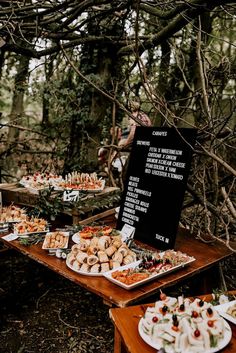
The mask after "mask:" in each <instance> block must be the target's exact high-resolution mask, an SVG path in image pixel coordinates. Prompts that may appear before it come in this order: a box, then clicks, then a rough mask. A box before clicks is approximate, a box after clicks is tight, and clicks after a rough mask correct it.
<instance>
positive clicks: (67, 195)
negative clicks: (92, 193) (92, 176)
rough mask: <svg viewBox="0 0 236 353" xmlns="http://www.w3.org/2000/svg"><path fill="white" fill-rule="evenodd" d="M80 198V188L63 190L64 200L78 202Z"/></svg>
mask: <svg viewBox="0 0 236 353" xmlns="http://www.w3.org/2000/svg"><path fill="white" fill-rule="evenodd" d="M78 200H79V190H65V191H64V192H63V201H65V202H76V201H78Z"/></svg>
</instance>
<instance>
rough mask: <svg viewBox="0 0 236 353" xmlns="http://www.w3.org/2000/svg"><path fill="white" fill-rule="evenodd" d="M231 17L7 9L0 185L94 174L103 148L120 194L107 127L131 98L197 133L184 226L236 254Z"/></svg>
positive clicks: (64, 7) (1, 29)
mask: <svg viewBox="0 0 236 353" xmlns="http://www.w3.org/2000/svg"><path fill="white" fill-rule="evenodd" d="M235 13H236V4H235V1H226V0H215V1H210V0H209V1H206V0H205V1H204V0H191V1H172V0H169V1H156V0H144V1H142V0H141V1H140V0H138V1H137V0H134V1H133V0H130V1H122V0H114V1H110V0H109V1H107V0H105V1H103V0H93V1H90V0H83V1H77V0H64V1H63V0H50V1H47V0H40V1H34V0H18V1H10V0H2V1H1V3H0V76H1V96H0V109H1V125H0V127H1V131H0V134H1V135H0V155H1V162H0V163H1V165H0V169H1V182H12V181H17V180H19V179H20V177H21V176H22V175H23V174H28V173H33V172H35V171H41V172H42V171H46V170H47V171H53V172H56V173H58V174H65V173H68V172H70V171H73V170H77V171H78V170H80V171H86V172H93V171H98V172H101V166H100V165H98V158H97V152H98V149H99V148H100V147H101V146H104V145H105V146H106V147H107V149H108V151H109V156H108V157H109V158H108V166H107V170H106V173H107V174H106V178H107V184H108V185H116V186H118V187H120V188H121V189H122V175H121V176H120V177H118V178H117V176H116V175H114V171H113V170H112V168H111V165H110V158H111V156H112V155H113V152H114V150H115V151H117V150H118V151H119V148H117V141H116V136H115V135H114V134H113V135H112V136H111V134H110V129H111V127H115V126H120V127H122V128H124V127H125V126H126V122H127V116H129V115H130V114H131V113H130V104H131V102H132V101H138V102H139V103H140V105H141V109H142V110H143V111H144V112H146V113H147V114H148V115H149V117H150V118H151V119H152V122H153V125H154V126H174V127H189V128H192V127H196V128H197V129H198V138H197V143H196V146H195V150H194V157H193V165H192V171H191V176H190V178H189V182H188V186H187V192H186V197H185V202H184V205H183V210H182V215H181V223H182V225H183V226H185V227H188V228H189V229H190V230H191V231H194V232H195V233H197V235H198V236H199V237H203V234H207V235H208V236H209V237H208V240H207V241H211V242H214V241H217V242H218V241H219V242H224V243H225V244H226V245H227V246H228V247H230V248H231V249H232V250H234V251H235V236H236V193H235V184H236V163H235V162H236V157H235V149H236V143H235V142H236V137H235V126H236V113H235V107H236V99H235V87H236V86H235V82H236V55H235V54H236V37H235V36H236V34H235V33H236V31H235V28H236V16H235ZM113 130H114V131H115V129H113ZM173 202H174V199H173ZM205 241H206V240H205Z"/></svg>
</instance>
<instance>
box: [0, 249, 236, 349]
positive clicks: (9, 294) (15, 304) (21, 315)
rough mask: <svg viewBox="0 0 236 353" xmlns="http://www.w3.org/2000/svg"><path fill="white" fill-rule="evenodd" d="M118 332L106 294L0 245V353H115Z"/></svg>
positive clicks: (233, 281)
mask: <svg viewBox="0 0 236 353" xmlns="http://www.w3.org/2000/svg"><path fill="white" fill-rule="evenodd" d="M234 259H235V258H234ZM234 261H235V260H234ZM234 264H235V262H234ZM226 265H227V264H226ZM234 268H235V267H234ZM229 274H230V272H229V270H228V269H227V276H228V277H227V278H226V279H228V280H229V279H230V281H231V282H232V283H234V286H235V277H232V275H230V276H231V277H229ZM233 276H234V275H233ZM228 289H232V288H228ZM178 290H181V291H182V292H184V290H183V288H178ZM185 291H186V293H184V295H186V294H187V293H188V287H186V288H185ZM169 294H170V295H171V294H173V293H171V292H170V293H169ZM154 299H155V298H154ZM156 299H157V298H156ZM153 301H154V300H153ZM113 335H114V328H113V324H112V322H111V320H110V318H109V308H108V307H107V306H106V305H105V304H103V302H102V299H101V298H99V297H98V296H96V295H94V294H92V293H90V292H88V291H86V290H85V289H83V288H81V287H80V286H78V285H76V284H74V283H72V282H71V281H69V280H67V279H65V278H64V277H62V276H60V275H59V274H56V273H54V272H53V271H50V270H49V269H47V268H46V267H44V266H43V265H40V264H38V263H36V262H35V261H33V260H30V259H29V258H27V257H26V256H24V255H22V254H20V253H18V252H16V251H14V250H6V251H2V249H1V248H0V353H95V352H96V353H97V352H99V353H112V352H113Z"/></svg>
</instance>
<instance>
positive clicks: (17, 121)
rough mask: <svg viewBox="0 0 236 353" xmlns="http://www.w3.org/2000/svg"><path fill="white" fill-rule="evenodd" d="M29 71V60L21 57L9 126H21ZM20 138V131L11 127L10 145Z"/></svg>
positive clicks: (9, 133) (9, 134)
mask: <svg viewBox="0 0 236 353" xmlns="http://www.w3.org/2000/svg"><path fill="white" fill-rule="evenodd" d="M28 69H29V58H28V57H25V56H21V57H20V59H19V64H18V67H17V72H16V75H15V87H14V92H13V98H12V107H11V112H10V115H9V124H11V125H21V124H22V115H23V112H24V94H25V88H26V86H27V78H28ZM18 138H19V130H18V129H17V128H15V127H10V128H9V132H8V145H11V144H12V143H15V142H17V140H18Z"/></svg>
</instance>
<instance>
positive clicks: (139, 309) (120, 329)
mask: <svg viewBox="0 0 236 353" xmlns="http://www.w3.org/2000/svg"><path fill="white" fill-rule="evenodd" d="M234 294H236V291H234ZM209 299H210V296H208V298H207V297H206V296H204V300H208V301H209ZM150 305H152V304H146V305H135V306H130V307H127V308H113V309H110V310H109V315H110V318H111V320H112V322H113V324H114V328H115V331H114V353H140V352H145V353H156V349H154V348H152V347H150V346H149V345H148V344H147V343H145V342H144V341H143V339H142V338H141V336H140V335H139V333H138V323H139V320H140V318H141V317H142V316H143V314H144V313H145V310H146V308H147V306H150ZM229 324H230V326H231V329H232V340H231V341H230V343H229V344H228V345H227V346H226V347H225V348H224V349H223V350H222V351H221V352H223V353H235V352H236V325H234V324H233V323H230V322H229Z"/></svg>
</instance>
